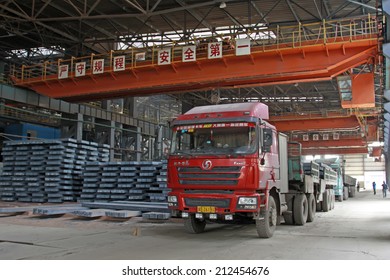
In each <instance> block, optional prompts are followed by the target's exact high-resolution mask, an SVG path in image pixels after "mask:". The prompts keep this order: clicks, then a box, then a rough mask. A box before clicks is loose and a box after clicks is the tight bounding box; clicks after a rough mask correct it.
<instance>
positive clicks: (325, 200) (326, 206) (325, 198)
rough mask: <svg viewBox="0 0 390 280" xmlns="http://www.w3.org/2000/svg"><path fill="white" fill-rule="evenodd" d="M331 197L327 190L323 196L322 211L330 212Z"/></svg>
mask: <svg viewBox="0 0 390 280" xmlns="http://www.w3.org/2000/svg"><path fill="white" fill-rule="evenodd" d="M329 199H330V195H329V191H328V190H325V192H324V193H323V194H322V211H324V212H328V211H329V208H330V207H329V206H330V201H329Z"/></svg>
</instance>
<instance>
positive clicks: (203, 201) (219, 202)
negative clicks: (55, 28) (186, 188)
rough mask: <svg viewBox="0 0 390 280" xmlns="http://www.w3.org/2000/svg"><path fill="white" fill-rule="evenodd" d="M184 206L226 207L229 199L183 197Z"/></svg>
mask: <svg viewBox="0 0 390 280" xmlns="http://www.w3.org/2000/svg"><path fill="white" fill-rule="evenodd" d="M184 202H185V204H186V206H215V207H220V208H228V207H229V205H230V199H214V198H185V199H184Z"/></svg>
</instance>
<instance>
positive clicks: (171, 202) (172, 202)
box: [168, 195, 179, 207]
mask: <svg viewBox="0 0 390 280" xmlns="http://www.w3.org/2000/svg"><path fill="white" fill-rule="evenodd" d="M178 205H179V204H178V203H177V196H176V195H168V207H177V206H178Z"/></svg>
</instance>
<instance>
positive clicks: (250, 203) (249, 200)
mask: <svg viewBox="0 0 390 280" xmlns="http://www.w3.org/2000/svg"><path fill="white" fill-rule="evenodd" d="M256 208H257V197H253V196H249V197H248V196H242V197H240V198H238V202H237V209H240V210H256Z"/></svg>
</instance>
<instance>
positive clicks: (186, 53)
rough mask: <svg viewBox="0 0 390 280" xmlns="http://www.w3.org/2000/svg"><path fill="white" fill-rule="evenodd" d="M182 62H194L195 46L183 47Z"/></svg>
mask: <svg viewBox="0 0 390 280" xmlns="http://www.w3.org/2000/svg"><path fill="white" fill-rule="evenodd" d="M182 61H183V62H188V61H196V47H195V46H186V47H183V53H182Z"/></svg>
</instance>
